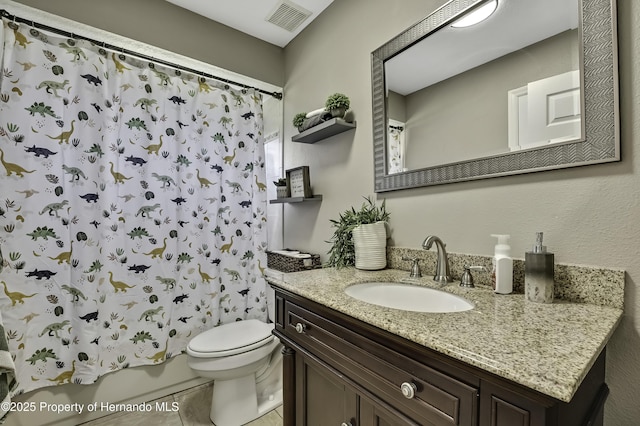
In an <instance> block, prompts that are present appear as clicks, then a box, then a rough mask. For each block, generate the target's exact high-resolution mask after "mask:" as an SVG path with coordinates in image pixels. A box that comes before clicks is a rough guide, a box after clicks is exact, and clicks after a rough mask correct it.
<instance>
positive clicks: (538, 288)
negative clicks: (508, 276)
mask: <svg viewBox="0 0 640 426" xmlns="http://www.w3.org/2000/svg"><path fill="white" fill-rule="evenodd" d="M542 238H543V234H542V232H536V244H535V245H534V246H533V250H532V251H528V252H526V253H525V254H524V256H525V257H524V292H525V294H526V295H527V300H529V301H531V302H539V303H552V302H553V284H554V282H553V273H554V271H553V269H554V256H553V253H549V252H547V248H546V247H545V246H543V245H542Z"/></svg>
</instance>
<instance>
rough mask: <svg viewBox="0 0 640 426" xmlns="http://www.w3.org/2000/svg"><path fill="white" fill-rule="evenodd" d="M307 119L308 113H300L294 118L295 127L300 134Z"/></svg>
mask: <svg viewBox="0 0 640 426" xmlns="http://www.w3.org/2000/svg"><path fill="white" fill-rule="evenodd" d="M306 118H307V113H306V112H299V113H297V114H296V115H294V116H293V125H294V126H295V127H296V128H297V129H298V131H299V132H302V125H303V124H304V120H305V119H306Z"/></svg>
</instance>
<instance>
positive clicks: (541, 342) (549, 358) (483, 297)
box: [266, 268, 623, 402]
mask: <svg viewBox="0 0 640 426" xmlns="http://www.w3.org/2000/svg"><path fill="white" fill-rule="evenodd" d="M408 275H409V273H408V272H407V271H400V270H395V269H385V270H382V271H362V270H357V269H354V268H343V269H334V268H324V269H315V270H311V271H302V272H293V273H283V272H279V271H275V270H271V269H270V270H267V274H266V277H267V281H268V282H269V283H271V284H272V285H274V286H276V287H280V288H282V289H284V290H288V291H290V292H292V293H295V294H298V295H300V296H303V297H306V298H307V299H310V300H313V301H315V302H317V303H320V304H322V305H324V306H327V307H329V308H332V309H334V310H336V311H339V312H342V313H345V314H347V315H350V316H351V317H353V318H356V319H359V320H361V321H363V322H365V323H368V324H371V325H373V326H376V327H378V328H381V329H383V330H386V331H389V332H391V333H394V334H396V335H398V336H401V337H403V338H405V339H407V340H410V341H412V342H415V343H418V344H420V345H423V346H425V347H427V348H430V349H432V350H435V351H437V352H440V353H443V354H446V355H449V356H451V357H452V358H455V359H458V360H460V361H463V362H465V363H467V364H470V365H473V366H476V367H479V368H482V369H483V370H486V371H489V372H491V373H494V374H496V375H498V376H501V377H504V378H506V379H509V380H512V381H514V382H516V383H520V384H522V385H524V386H527V387H529V388H531V389H535V390H537V391H539V392H542V393H544V394H546V395H549V396H552V397H554V398H557V399H559V400H561V401H564V402H569V401H570V400H571V398H572V397H573V395H574V393H575V392H576V390H577V389H578V386H579V385H580V383H581V382H582V380H583V379H584V377H585V376H586V374H587V373H588V372H589V370H590V368H591V367H592V365H593V363H594V362H595V360H596V359H597V357H598V355H599V354H600V352H601V351H602V349H603V348H604V347H605V345H606V344H607V342H608V341H609V338H610V337H611V335H612V334H613V332H614V330H615V328H616V326H617V325H618V323H619V321H620V319H621V317H622V312H623V311H622V309H619V308H615V307H609V306H599V305H594V304H586V303H569V302H563V301H554V303H552V304H540V303H533V302H529V301H526V300H525V297H524V295H523V294H510V295H498V294H495V293H494V292H493V291H492V290H491V289H490V288H487V287H483V288H480V287H476V288H471V289H468V288H462V287H460V286H458V283H457V282H456V283H451V284H447V285H445V286H442V285H440V284H438V283H435V282H433V281H432V280H431V279H429V277H423V278H409V276H408ZM365 281H393V282H404V283H411V284H415V285H423V286H428V287H433V288H438V289H441V290H444V291H448V292H451V293H454V294H457V295H459V296H463V297H465V298H467V299H468V300H470V301H472V302H473V303H474V305H475V307H474V309H472V310H470V311H465V312H455V313H422V312H409V311H402V310H397V309H391V308H385V307H381V306H376V305H371V304H369V303H365V302H362V301H359V300H357V299H354V298H352V297H350V296H348V295H346V294H345V293H344V289H345V288H346V287H347V286H349V285H352V284H356V283H361V282H365Z"/></svg>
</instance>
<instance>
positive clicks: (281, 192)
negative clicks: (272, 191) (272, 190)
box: [273, 178, 287, 198]
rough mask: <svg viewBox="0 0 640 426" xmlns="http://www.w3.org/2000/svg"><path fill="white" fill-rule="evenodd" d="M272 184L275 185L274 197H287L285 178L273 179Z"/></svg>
mask: <svg viewBox="0 0 640 426" xmlns="http://www.w3.org/2000/svg"><path fill="white" fill-rule="evenodd" d="M273 184H274V185H275V186H276V197H277V198H287V179H285V178H280V179H278V180H274V181H273Z"/></svg>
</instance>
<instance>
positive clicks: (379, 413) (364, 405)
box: [358, 395, 422, 426]
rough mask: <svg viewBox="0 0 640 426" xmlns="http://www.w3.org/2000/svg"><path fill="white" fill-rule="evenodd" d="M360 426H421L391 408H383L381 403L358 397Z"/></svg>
mask: <svg viewBox="0 0 640 426" xmlns="http://www.w3.org/2000/svg"><path fill="white" fill-rule="evenodd" d="M358 402H359V408H360V409H359V411H358V413H359V415H360V425H361V426H401V425H402V426H422V425H420V423H416V422H414V421H413V420H411V419H409V418H408V417H406V416H404V415H403V414H401V413H399V412H398V411H396V410H395V409H393V408H390V407H387V408H383V405H386V404H383V403H382V402H381V401H374V400H372V399H369V398H366V397H364V396H362V395H359V396H358Z"/></svg>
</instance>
